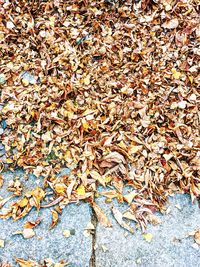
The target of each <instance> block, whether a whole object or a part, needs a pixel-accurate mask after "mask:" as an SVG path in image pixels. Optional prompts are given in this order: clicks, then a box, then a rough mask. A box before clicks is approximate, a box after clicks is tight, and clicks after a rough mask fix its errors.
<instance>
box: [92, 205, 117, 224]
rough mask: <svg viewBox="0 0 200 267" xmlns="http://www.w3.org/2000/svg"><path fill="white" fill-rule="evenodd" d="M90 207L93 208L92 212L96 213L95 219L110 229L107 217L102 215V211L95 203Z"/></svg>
mask: <svg viewBox="0 0 200 267" xmlns="http://www.w3.org/2000/svg"><path fill="white" fill-rule="evenodd" d="M92 207H93V209H94V211H95V213H96V216H97V219H98V221H99V222H100V224H102V225H103V226H105V227H111V226H112V224H111V222H110V221H109V220H108V218H107V216H106V215H105V214H104V212H103V211H102V209H101V208H100V207H99V206H98V205H97V204H96V203H93V204H92Z"/></svg>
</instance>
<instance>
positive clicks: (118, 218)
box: [112, 207, 134, 234]
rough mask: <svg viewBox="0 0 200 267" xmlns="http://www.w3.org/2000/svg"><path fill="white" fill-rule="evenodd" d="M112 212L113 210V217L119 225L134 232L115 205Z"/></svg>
mask: <svg viewBox="0 0 200 267" xmlns="http://www.w3.org/2000/svg"><path fill="white" fill-rule="evenodd" d="M112 212H113V215H114V218H115V219H116V221H117V222H118V223H119V225H120V226H121V227H123V228H124V229H126V230H127V231H129V232H130V233H132V234H133V233H134V230H133V228H131V227H130V226H129V225H128V224H127V223H125V222H124V221H123V215H122V213H121V212H120V211H119V210H118V209H117V208H116V207H112Z"/></svg>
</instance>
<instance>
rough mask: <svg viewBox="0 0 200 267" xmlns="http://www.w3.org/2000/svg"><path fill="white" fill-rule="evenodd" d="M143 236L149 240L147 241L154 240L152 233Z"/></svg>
mask: <svg viewBox="0 0 200 267" xmlns="http://www.w3.org/2000/svg"><path fill="white" fill-rule="evenodd" d="M143 237H144V239H145V240H146V241H147V242H149V243H150V242H151V241H152V239H153V235H152V234H150V233H147V234H143Z"/></svg>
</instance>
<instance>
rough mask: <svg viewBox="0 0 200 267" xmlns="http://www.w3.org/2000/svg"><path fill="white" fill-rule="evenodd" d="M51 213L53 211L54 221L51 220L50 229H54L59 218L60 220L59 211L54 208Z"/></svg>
mask: <svg viewBox="0 0 200 267" xmlns="http://www.w3.org/2000/svg"><path fill="white" fill-rule="evenodd" d="M51 213H52V222H51V225H50V227H49V229H53V228H54V227H55V226H56V225H57V223H58V220H59V217H58V212H57V211H55V210H52V211H51Z"/></svg>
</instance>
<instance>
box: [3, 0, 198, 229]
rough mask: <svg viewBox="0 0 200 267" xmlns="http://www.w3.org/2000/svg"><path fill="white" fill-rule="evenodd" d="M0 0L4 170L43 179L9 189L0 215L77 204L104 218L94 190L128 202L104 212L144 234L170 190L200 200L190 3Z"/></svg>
mask: <svg viewBox="0 0 200 267" xmlns="http://www.w3.org/2000/svg"><path fill="white" fill-rule="evenodd" d="M0 3H1V5H0V14H1V16H0V38H1V42H0V57H1V65H0V90H1V91H0V104H1V105H2V109H1V110H0V120H2V122H5V121H6V127H5V130H4V132H3V133H2V134H1V139H2V143H3V145H4V146H5V151H6V162H3V161H2V162H1V165H2V169H3V165H5V164H8V165H9V168H10V169H14V168H15V167H22V168H23V169H24V170H25V171H26V172H27V173H34V174H35V175H36V176H37V177H40V176H43V177H44V186H43V188H40V187H36V188H35V189H33V190H31V191H30V192H26V193H25V194H22V190H21V191H20V190H19V185H18V187H15V186H14V185H13V188H12V192H13V194H14V195H15V193H16V194H17V195H18V196H20V195H21V197H20V199H19V200H18V201H17V202H15V203H14V204H12V205H11V206H10V208H6V209H5V208H4V209H3V210H2V212H1V215H0V217H1V218H8V217H12V218H13V219H14V220H17V219H20V218H22V217H23V216H25V215H26V214H27V213H28V212H29V211H30V210H31V209H32V208H33V207H36V208H37V209H40V208H41V206H42V207H50V206H54V205H56V204H58V205H57V206H56V208H55V210H53V218H54V221H53V225H54V224H56V221H57V218H58V214H59V213H60V212H62V209H63V208H64V206H65V205H68V204H69V203H71V202H77V201H79V200H86V201H88V202H90V203H91V205H92V206H93V208H94V211H95V212H96V214H97V217H98V219H99V220H100V221H101V222H102V223H103V224H104V225H106V226H110V222H109V220H108V219H107V217H106V216H105V215H104V213H103V212H102V210H101V209H100V208H99V206H98V205H97V204H95V197H98V195H99V194H101V195H104V196H105V197H106V198H107V201H111V200H112V199H113V198H116V199H117V200H118V201H119V202H127V203H128V204H129V208H128V210H127V212H126V213H125V214H123V215H122V214H121V213H120V212H119V211H118V210H117V209H116V208H115V207H114V208H113V214H114V216H115V218H116V219H117V221H118V222H119V223H120V224H121V225H122V226H123V227H125V228H127V229H128V230H131V229H129V226H128V225H127V224H125V223H124V222H123V221H122V219H123V217H125V218H128V219H130V220H134V221H136V222H138V223H139V225H140V226H141V228H142V229H143V230H144V228H145V225H146V224H147V222H148V221H150V222H153V221H154V220H155V218H154V215H153V212H155V211H156V210H162V209H163V204H164V203H165V201H166V199H167V197H168V195H169V194H171V193H173V192H178V191H179V192H180V191H181V192H187V193H190V194H191V197H192V200H193V201H194V200H195V198H196V197H198V196H200V176H199V174H200V135H199V134H200V128H199V124H200V110H199V108H200V91H199V89H198V82H199V75H198V59H199V55H200V51H199V47H198V38H199V37H200V28H199V18H198V1H197V0H181V1H177V0H160V1H159V0H157V1H155V0H154V1H153V0H152V1H151V0H142V1H133V0H127V1H117V0H116V1H114V0H98V1H89V0H82V1H81V0H69V1H64V0H46V1H42V0H41V1H39V0H31V1H26V0H18V1H16V0H15V1H9V0H0ZM63 167H68V168H69V169H70V170H71V173H70V175H65V176H61V177H59V178H58V177H57V173H59V172H60V170H61V168H63ZM98 185H101V186H103V187H105V192H101V193H97V188H98ZM47 188H48V190H49V188H50V189H51V191H52V194H53V197H52V202H51V203H43V202H44V201H45V197H46V196H47V194H48V195H49V191H48V193H47ZM126 188H129V192H128V193H127V192H126V194H124V193H123V192H124V189H126ZM4 203H5V200H4V201H3V203H1V206H3V204H4Z"/></svg>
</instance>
